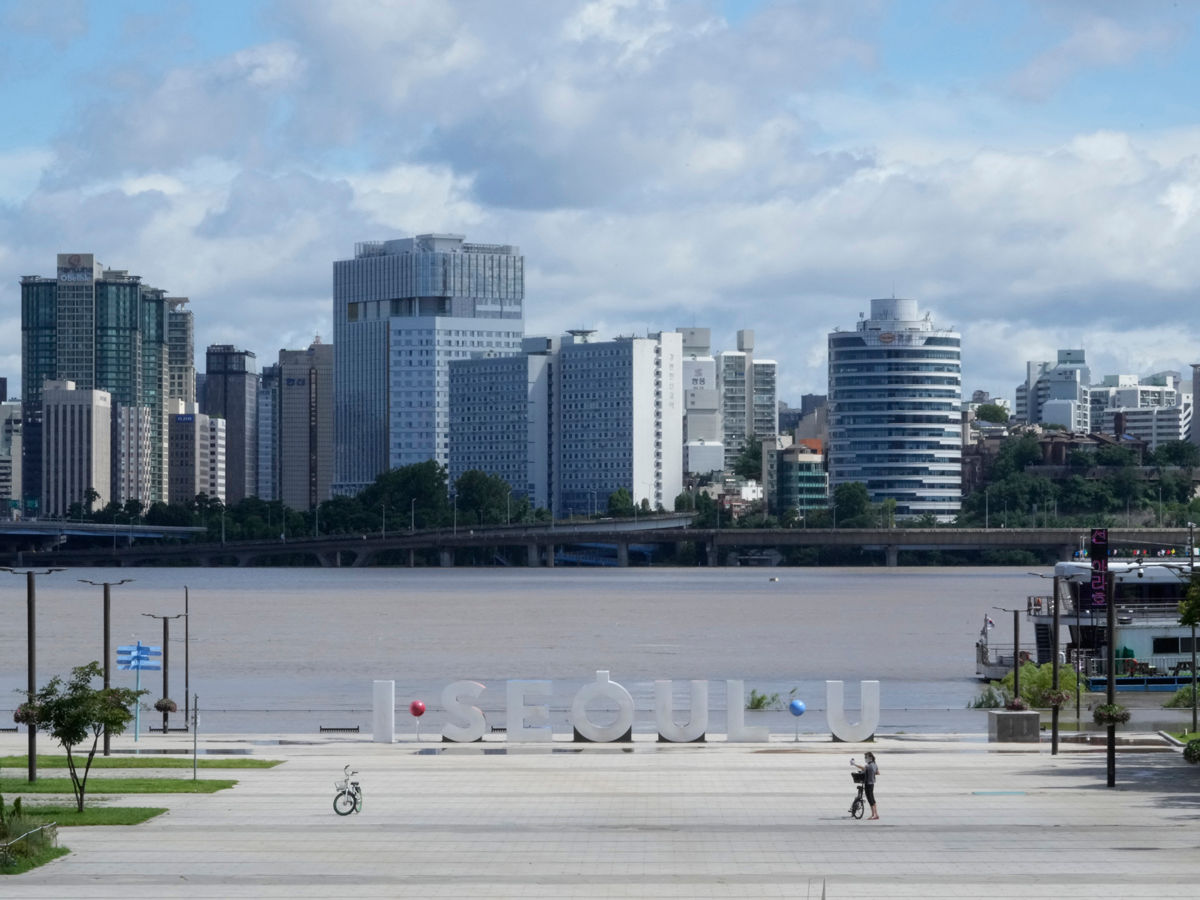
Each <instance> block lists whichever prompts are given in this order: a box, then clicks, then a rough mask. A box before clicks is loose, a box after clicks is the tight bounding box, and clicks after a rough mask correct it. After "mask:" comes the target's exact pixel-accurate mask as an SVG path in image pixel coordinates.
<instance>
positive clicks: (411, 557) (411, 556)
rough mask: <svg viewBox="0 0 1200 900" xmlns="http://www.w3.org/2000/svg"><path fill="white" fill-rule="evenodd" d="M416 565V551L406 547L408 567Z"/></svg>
mask: <svg viewBox="0 0 1200 900" xmlns="http://www.w3.org/2000/svg"><path fill="white" fill-rule="evenodd" d="M416 565H417V551H416V550H414V549H413V548H411V547H409V549H408V567H409V568H410V569H412V568H414V567H415V566H416Z"/></svg>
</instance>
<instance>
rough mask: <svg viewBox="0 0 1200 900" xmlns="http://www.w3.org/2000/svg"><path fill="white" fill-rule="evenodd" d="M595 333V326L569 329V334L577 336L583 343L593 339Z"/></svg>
mask: <svg viewBox="0 0 1200 900" xmlns="http://www.w3.org/2000/svg"><path fill="white" fill-rule="evenodd" d="M595 333H596V329H595V328H568V329H567V334H569V335H571V337H573V338H575V339H576V340H577V341H579V343H581V344H586V343H588V342H589V340H590V339H591V337H592V335H593V334H595Z"/></svg>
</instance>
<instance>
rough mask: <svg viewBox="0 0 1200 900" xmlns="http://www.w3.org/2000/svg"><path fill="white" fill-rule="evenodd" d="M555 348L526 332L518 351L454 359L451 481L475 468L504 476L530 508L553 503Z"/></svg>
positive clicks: (554, 340)
mask: <svg viewBox="0 0 1200 900" xmlns="http://www.w3.org/2000/svg"><path fill="white" fill-rule="evenodd" d="M559 347H560V341H559V339H558V338H544V337H529V338H525V340H524V341H523V343H522V348H523V350H524V351H525V352H524V353H522V354H521V355H519V356H495V355H490V354H487V353H481V354H479V355H478V356H476V357H473V358H471V359H464V360H452V361H451V363H450V466H449V473H448V474H449V479H450V483H451V484H452V485H453V484H454V482H456V481H457V480H458V479H459V477H461V476H462V474H463V473H464V472H468V471H471V470H473V469H474V470H478V471H480V472H486V473H488V474H489V475H495V476H497V477H499V478H503V479H504V480H505V481H506V482H507V483H508V484H509V486H510V487H511V488H512V490H513V493H514V494H515V495H516V496H518V497H524V498H526V499H527V500H528V501H529V504H530V505H531V506H532V507H534V508H539V507H540V508H543V509H552V508H553V506H552V503H553V497H554V496H555V495H556V491H555V485H554V483H553V480H552V474H553V472H554V468H553V467H552V465H551V460H552V458H553V454H552V452H551V449H550V448H551V440H552V437H551V423H552V422H553V421H554V417H553V416H552V415H551V396H552V395H551V372H552V371H554V370H555V369H557V366H558V350H559Z"/></svg>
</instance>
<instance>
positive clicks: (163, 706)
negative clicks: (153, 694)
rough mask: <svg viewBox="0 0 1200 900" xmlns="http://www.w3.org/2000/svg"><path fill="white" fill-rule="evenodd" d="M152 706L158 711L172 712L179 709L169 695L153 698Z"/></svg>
mask: <svg viewBox="0 0 1200 900" xmlns="http://www.w3.org/2000/svg"><path fill="white" fill-rule="evenodd" d="M154 708H155V709H157V710H158V711H159V712H160V713H173V712H177V711H178V710H179V707H178V706H176V705H175V701H174V700H172V699H171V698H170V697H163V698H162V699H161V700H155V701H154Z"/></svg>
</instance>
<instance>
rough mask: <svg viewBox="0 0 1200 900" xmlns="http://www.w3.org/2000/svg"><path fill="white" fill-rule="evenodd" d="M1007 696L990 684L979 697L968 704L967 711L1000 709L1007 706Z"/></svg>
mask: <svg viewBox="0 0 1200 900" xmlns="http://www.w3.org/2000/svg"><path fill="white" fill-rule="evenodd" d="M1005 700H1006V698H1005V696H1004V694H1003V692H1002V691H1000V690H999V689H997V688H996V687H995V685H994V684H989V685H988V686H987V687H985V688H984V689H983V690H982V691H980V692H979V696H978V697H976V698H975V699H974V700H972V701H971V702H970V703H968V704H967V709H999V708H1000V707H1002V706H1004V704H1005Z"/></svg>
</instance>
